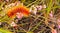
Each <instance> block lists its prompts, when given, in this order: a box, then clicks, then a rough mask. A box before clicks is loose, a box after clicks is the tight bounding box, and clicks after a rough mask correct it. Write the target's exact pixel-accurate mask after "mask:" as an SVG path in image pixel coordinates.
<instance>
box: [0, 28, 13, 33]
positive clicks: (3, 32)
mask: <svg viewBox="0 0 60 33" xmlns="http://www.w3.org/2000/svg"><path fill="white" fill-rule="evenodd" d="M0 33H12V32H10V31H8V30H4V29H1V28H0Z"/></svg>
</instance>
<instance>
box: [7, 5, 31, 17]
mask: <svg viewBox="0 0 60 33" xmlns="http://www.w3.org/2000/svg"><path fill="white" fill-rule="evenodd" d="M17 13H22V14H23V16H28V15H29V14H30V12H29V9H28V8H26V7H25V6H15V7H12V8H11V9H8V11H7V15H8V16H9V17H11V18H12V17H15V16H16V14H17Z"/></svg>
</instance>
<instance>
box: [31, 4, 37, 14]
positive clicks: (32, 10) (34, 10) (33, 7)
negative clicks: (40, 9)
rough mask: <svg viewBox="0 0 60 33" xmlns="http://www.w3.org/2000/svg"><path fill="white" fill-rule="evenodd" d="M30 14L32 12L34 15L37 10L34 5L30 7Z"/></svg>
mask: <svg viewBox="0 0 60 33" xmlns="http://www.w3.org/2000/svg"><path fill="white" fill-rule="evenodd" d="M30 12H32V13H33V14H34V15H36V13H37V8H36V7H35V6H34V5H33V6H31V8H30Z"/></svg>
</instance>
